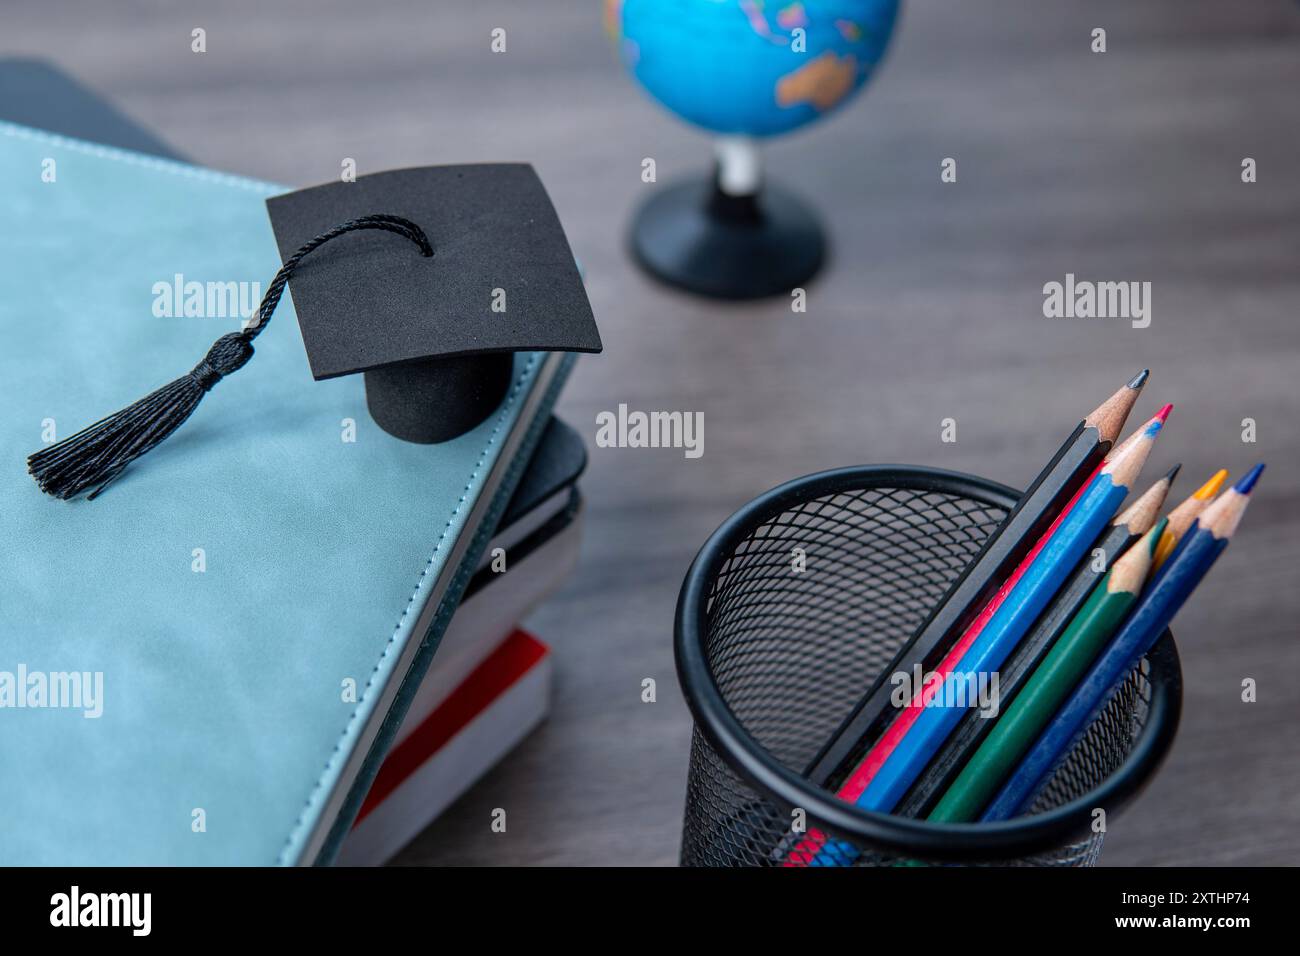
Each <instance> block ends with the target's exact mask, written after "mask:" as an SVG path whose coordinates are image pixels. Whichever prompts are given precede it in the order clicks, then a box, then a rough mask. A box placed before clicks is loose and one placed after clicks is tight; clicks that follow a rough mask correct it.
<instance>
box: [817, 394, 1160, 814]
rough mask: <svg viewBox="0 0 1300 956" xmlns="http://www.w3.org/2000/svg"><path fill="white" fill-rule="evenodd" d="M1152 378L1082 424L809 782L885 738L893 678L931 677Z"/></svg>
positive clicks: (835, 772) (837, 771) (842, 769)
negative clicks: (926, 674) (921, 673)
mask: <svg viewBox="0 0 1300 956" xmlns="http://www.w3.org/2000/svg"><path fill="white" fill-rule="evenodd" d="M1148 374H1149V372H1148V370H1147V369H1143V370H1142V371H1141V372H1139V373H1138V374H1137V375H1136V376H1134V378H1133V380H1132V381H1130V382H1129V383H1128V384H1127V385H1125V386H1123V387H1122V388H1120V389H1119V390H1118V391H1117V392H1115V394H1114V395H1112V396H1111V397H1110V398H1108V399H1106V401H1104V402H1102V403H1101V405H1099V406H1098V407H1097V408H1096V409H1094V410H1093V411H1092V412H1091V413H1090V414H1088V415H1087V416H1086V417H1085V418H1084V419H1083V421H1081V422H1079V424H1078V425H1077V426H1076V427H1075V429H1074V431H1073V432H1071V434H1070V436H1069V437H1068V438H1067V439H1066V440H1065V443H1064V444H1062V445H1061V447H1060V448H1059V449H1058V450H1057V452H1056V454H1055V455H1054V456H1053V457H1052V460H1051V461H1050V462H1049V463H1048V465H1047V467H1046V468H1044V469H1043V471H1042V472H1041V473H1040V474H1039V475H1038V477H1037V478H1036V479H1034V483H1033V484H1032V485H1031V486H1030V488H1029V490H1028V491H1027V492H1025V494H1024V495H1023V496H1021V498H1020V501H1019V502H1018V503H1017V504H1016V506H1015V508H1014V509H1013V510H1012V511H1011V514H1009V515H1008V516H1007V517H1006V519H1005V520H1004V521H1003V522H1002V524H1001V525H999V527H998V529H997V530H996V531H994V532H993V534H992V535H990V536H989V539H988V541H986V542H985V544H984V546H983V548H981V550H980V552H979V554H977V555H976V556H975V558H974V560H972V561H971V562H970V563H969V564H968V565H967V567H966V570H965V571H964V572H963V573H962V574H961V576H960V577H958V579H957V580H956V581H955V582H953V585H952V587H950V588H949V589H948V593H947V594H945V595H944V597H943V598H942V600H940V601H939V603H938V605H937V606H936V607H935V609H934V610H933V611H932V612H931V613H930V616H929V618H927V619H926V621H925V622H924V623H923V624H922V625H921V627H920V628H919V629H918V630H917V632H916V633H915V634H914V635H913V636H912V638H911V639H910V640H909V641H908V642H907V644H905V645H904V646H903V648H902V649H901V650H900V651H899V653H898V654H897V655H896V656H895V658H894V660H893V662H892V663H891V664H890V665H889V666H888V667H886V668H885V669H884V670H882V671H881V673H880V676H879V677H878V678H877V679H876V682H875V684H873V685H872V686H871V688H869V689H868V690H867V691H866V693H865V694H864V695H863V697H862V699H861V700H860V701H859V702H858V704H857V706H855V707H854V709H853V710H852V712H850V714H849V715H848V717H847V718H845V720H844V722H843V723H842V724H841V725H840V727H839V729H838V730H836V732H835V733H834V734H833V735H832V737H831V739H830V740H829V741H828V742H827V743H826V745H825V746H824V747H823V748H822V750H821V752H820V753H819V754H818V755H817V756H816V757H815V758H813V760H812V762H811V763H810V764H809V765H808V768H807V770H806V771H805V776H806V777H808V779H810V780H811V781H812V782H813V783H815V784H818V785H819V786H822V787H827V788H830V789H834V787H835V786H836V784H837V783H838V782H839V778H840V777H842V776H844V775H845V774H847V773H848V772H849V770H850V769H851V768H852V767H853V766H854V765H855V764H856V762H857V759H858V758H859V757H861V756H862V754H863V753H864V752H865V750H866V748H867V747H869V746H870V744H871V742H872V741H873V740H874V739H875V738H876V737H878V736H879V735H880V734H881V733H882V732H883V730H884V728H885V726H886V725H887V724H888V722H889V720H890V719H892V717H893V716H894V706H893V703H892V702H891V700H890V696H891V694H890V691H891V684H890V682H889V678H890V675H892V674H894V673H898V672H905V673H911V672H912V670H913V669H914V668H915V667H916V666H917V665H920V666H921V668H922V669H923V670H926V671H929V670H932V669H933V668H934V667H935V665H937V664H938V663H939V662H940V661H941V660H942V659H943V656H944V655H945V654H946V653H947V652H948V649H949V648H950V647H951V646H952V644H953V643H954V642H955V641H956V640H957V638H958V637H959V636H960V635H961V633H962V632H963V631H964V630H965V629H966V626H967V625H968V624H969V623H970V622H971V621H972V620H973V619H974V618H975V616H976V615H977V614H979V612H980V610H981V609H982V608H983V607H984V605H985V604H986V603H988V600H989V599H990V598H991V597H992V596H993V595H994V593H995V592H996V591H997V589H998V587H999V585H1001V583H1002V582H1003V581H1004V580H1005V579H1006V577H1007V575H1008V574H1010V573H1011V571H1012V570H1013V569H1014V568H1015V567H1016V566H1017V565H1018V564H1019V563H1020V561H1021V560H1022V559H1023V558H1024V557H1025V555H1026V554H1027V553H1028V552H1029V549H1030V548H1031V547H1033V544H1034V542H1035V541H1037V540H1038V538H1039V537H1040V536H1041V535H1042V534H1043V532H1044V531H1046V530H1047V528H1048V527H1049V526H1050V525H1051V523H1052V520H1053V519H1054V518H1055V517H1056V515H1057V514H1058V513H1059V512H1060V510H1061V509H1062V508H1063V507H1065V505H1066V504H1067V503H1068V502H1069V501H1070V499H1071V498H1072V497H1073V496H1074V493H1075V492H1076V491H1078V490H1079V489H1080V488H1081V487H1082V486H1083V484H1084V482H1086V481H1087V480H1088V479H1089V478H1090V477H1091V476H1092V473H1093V472H1094V471H1095V470H1096V468H1097V466H1098V465H1099V464H1100V463H1101V460H1102V459H1103V458H1104V457H1105V455H1106V453H1107V452H1108V451H1109V450H1110V447H1111V445H1112V444H1113V443H1114V441H1115V439H1116V438H1117V437H1118V436H1119V433H1120V430H1121V429H1122V428H1123V427H1124V422H1125V420H1126V419H1127V418H1128V414H1129V412H1130V411H1131V410H1132V408H1133V405H1134V404H1135V403H1136V402H1137V398H1138V394H1139V393H1140V392H1141V390H1142V386H1143V385H1145V384H1146V380H1147V375H1148Z"/></svg>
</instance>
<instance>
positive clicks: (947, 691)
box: [813, 405, 1172, 864]
mask: <svg viewBox="0 0 1300 956" xmlns="http://www.w3.org/2000/svg"><path fill="white" fill-rule="evenodd" d="M1171 409H1172V406H1170V405H1166V406H1165V407H1164V408H1162V409H1161V410H1160V411H1159V413H1157V414H1156V415H1155V416H1153V417H1152V418H1151V419H1150V420H1149V421H1147V422H1146V423H1145V424H1144V425H1143V426H1142V427H1141V428H1140V429H1138V430H1137V432H1135V433H1134V434H1133V435H1132V436H1131V437H1130V438H1129V439H1127V440H1126V441H1125V442H1124V443H1123V444H1121V445H1120V446H1119V447H1118V448H1115V449H1113V450H1112V451H1111V453H1110V454H1109V455H1107V456H1106V459H1105V462H1104V463H1103V465H1102V467H1101V469H1100V471H1099V472H1098V473H1097V475H1096V476H1095V477H1094V478H1093V479H1092V481H1091V482H1090V483H1089V484H1088V487H1087V488H1086V489H1085V491H1084V492H1083V494H1082V495H1081V496H1080V497H1079V500H1078V501H1077V502H1076V503H1075V504H1074V505H1073V507H1072V508H1071V509H1070V511H1069V512H1068V514H1066V515H1065V518H1064V520H1063V521H1061V523H1060V525H1059V526H1058V527H1057V529H1056V531H1055V532H1054V533H1053V534H1052V535H1051V537H1050V539H1049V540H1048V541H1047V543H1046V546H1045V547H1043V549H1042V550H1041V552H1040V553H1039V554H1038V556H1037V558H1035V560H1034V561H1033V563H1032V564H1031V565H1030V566H1029V568H1028V570H1026V571H1025V573H1024V575H1023V577H1021V578H1020V580H1019V581H1018V582H1017V584H1016V585H1015V587H1014V588H1012V589H1011V591H1010V593H1009V594H1008V595H1007V597H1006V599H1005V600H1004V601H1003V602H1002V604H1001V606H1000V607H999V608H998V610H997V611H996V613H994V614H993V616H992V617H990V618H989V619H988V623H987V624H986V625H985V626H984V628H983V629H982V630H981V632H980V633H979V635H978V636H977V637H975V639H974V641H973V643H971V645H970V649H969V650H968V651H967V652H966V653H965V654H964V655H963V656H962V658H961V662H960V664H959V665H958V667H957V669H955V670H954V671H952V672H950V673H949V674H947V675H946V676H945V677H944V678H943V679H942V681H941V682H936V683H937V684H938V686H939V690H938V691H937V692H936V694H935V695H934V696H937V695H938V694H939V693H942V694H943V695H944V696H943V702H949V703H942V702H941V703H940V704H939V705H935V704H934V703H931V704H929V705H927V706H922V707H915V706H913V707H911V708H909V709H912V710H917V711H919V713H918V714H917V715H916V716H915V717H914V719H913V723H912V726H911V728H910V729H909V730H908V731H907V732H906V733H905V734H904V735H903V736H902V739H901V740H899V741H898V743H897V745H896V746H895V747H894V749H893V751H892V752H891V753H890V754H889V756H888V757H887V758H886V759H885V761H884V763H883V764H882V765H881V766H880V769H879V770H877V771H876V773H875V775H874V776H873V777H872V778H871V781H870V782H869V783H868V784H867V786H866V789H865V790H863V792H862V795H861V796H859V797H858V799H857V801H856V803H857V805H858V806H860V807H862V808H864V809H868V810H876V811H880V812H885V813H888V812H890V811H892V810H893V809H894V808H895V806H896V805H897V803H898V801H899V800H900V799H901V798H902V796H903V794H904V793H905V792H906V790H907V788H908V787H910V786H911V785H912V783H913V782H914V781H915V780H916V778H917V777H918V776H919V775H920V774H921V772H922V771H923V770H924V769H925V765H926V764H927V763H928V762H929V760H930V759H931V758H932V757H933V756H934V753H935V751H936V750H937V749H938V748H939V746H940V745H941V744H942V743H943V741H944V739H945V738H946V737H947V736H948V734H949V733H951V731H952V729H953V728H954V727H955V726H956V724H957V722H958V721H959V720H960V719H961V716H962V714H963V713H964V712H965V706H964V705H961V706H958V705H955V704H953V703H951V702H954V701H965V699H966V689H967V688H974V687H977V686H979V682H981V681H986V680H987V678H988V674H989V672H990V671H993V670H996V669H997V668H998V667H999V666H1001V664H1002V661H1003V660H1005V659H1006V656H1007V655H1008V654H1009V653H1010V652H1011V650H1012V649H1013V648H1014V646H1015V644H1016V643H1017V642H1018V641H1019V640H1020V639H1021V638H1022V637H1023V636H1024V635H1025V633H1026V631H1028V629H1029V627H1030V626H1031V625H1032V624H1033V622H1034V620H1035V619H1036V618H1037V617H1038V615H1039V614H1040V613H1041V612H1042V610H1043V609H1044V608H1045V607H1046V606H1047V603H1048V602H1049V601H1050V600H1051V599H1052V596H1053V595H1054V594H1055V593H1056V592H1057V590H1059V588H1060V586H1061V584H1062V583H1063V582H1064V580H1065V578H1066V577H1067V576H1068V575H1069V573H1070V571H1071V570H1072V569H1073V568H1074V566H1075V564H1076V563H1077V562H1078V560H1079V559H1080V558H1082V557H1083V555H1084V553H1085V552H1086V551H1087V549H1088V546H1089V545H1090V544H1092V542H1093V541H1094V540H1095V539H1096V537H1097V535H1098V534H1099V533H1100V532H1101V529H1102V528H1103V527H1105V525H1106V524H1107V523H1108V522H1109V521H1110V520H1111V518H1112V517H1113V516H1114V514H1115V512H1116V510H1117V509H1118V508H1119V506H1120V504H1121V502H1123V500H1124V498H1125V496H1126V495H1127V494H1128V489H1129V487H1130V486H1131V485H1132V483H1133V481H1134V480H1135V479H1136V478H1137V475H1138V472H1139V471H1140V470H1141V468H1142V465H1143V464H1144V463H1145V462H1146V459H1147V456H1148V455H1149V454H1150V452H1151V447H1152V445H1153V443H1154V442H1155V439H1156V437H1157V436H1158V435H1159V433H1160V430H1161V428H1162V427H1163V425H1164V422H1165V419H1166V418H1167V417H1168V415H1169V412H1170V410H1171ZM963 685H964V686H963ZM828 850H829V851H830V852H829V853H827V851H828ZM853 852H854V851H853V849H852V847H851V846H849V845H847V844H842V845H838V846H835V847H832V842H831V841H827V843H826V845H825V846H823V848H822V853H827V857H828V859H829V860H830V861H831V862H832V863H839V862H842V861H843V858H844V857H845V856H846V855H849V854H852V853H853ZM819 856H820V854H819ZM850 858H851V857H850ZM823 862H824V861H823ZM813 863H814V864H816V863H818V857H814V860H813Z"/></svg>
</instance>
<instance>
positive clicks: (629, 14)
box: [605, 0, 898, 137]
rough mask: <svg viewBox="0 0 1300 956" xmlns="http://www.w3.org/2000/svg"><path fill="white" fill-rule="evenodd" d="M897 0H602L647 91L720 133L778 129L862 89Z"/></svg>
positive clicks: (876, 59) (887, 33) (624, 57)
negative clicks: (604, 0)
mask: <svg viewBox="0 0 1300 956" xmlns="http://www.w3.org/2000/svg"><path fill="white" fill-rule="evenodd" d="M897 13H898V0H606V4H605V25H606V28H607V30H608V31H609V33H610V34H611V36H613V38H614V40H615V42H616V43H617V44H618V49H619V55H620V57H621V58H622V60H623V63H624V65H625V66H626V67H627V69H628V70H629V71H630V72H631V73H632V75H633V76H634V77H636V79H637V81H638V82H639V83H640V84H641V85H642V86H643V87H644V88H645V89H646V91H647V92H649V94H650V95H651V96H653V97H654V98H655V99H656V100H658V101H659V102H660V103H661V104H663V105H664V106H665V107H667V108H668V109H669V110H671V111H672V112H674V113H676V114H677V115H678V116H680V117H681V118H682V119H684V120H687V121H688V122H691V123H694V124H695V125H696V126H701V127H703V128H704V129H706V130H710V131H712V132H714V133H726V134H742V135H747V136H755V137H760V136H776V135H779V134H781V133H786V132H789V131H790V130H793V129H796V128H797V127H800V126H803V125H804V124H805V123H811V122H812V121H814V120H816V119H820V118H821V117H823V116H825V115H826V114H827V113H829V112H831V111H832V110H834V109H836V108H837V107H839V106H842V105H843V104H844V103H846V102H847V101H848V100H849V99H850V98H851V97H852V96H853V94H854V93H855V92H857V90H859V89H861V87H862V85H863V83H865V82H866V80H867V77H868V76H870V75H871V71H872V70H873V69H874V68H875V66H876V64H877V63H878V62H879V61H880V58H881V56H882V55H883V54H884V52H885V47H886V46H887V45H888V43H889V37H890V34H891V33H892V32H893V29H894V20H895V18H896V16H897Z"/></svg>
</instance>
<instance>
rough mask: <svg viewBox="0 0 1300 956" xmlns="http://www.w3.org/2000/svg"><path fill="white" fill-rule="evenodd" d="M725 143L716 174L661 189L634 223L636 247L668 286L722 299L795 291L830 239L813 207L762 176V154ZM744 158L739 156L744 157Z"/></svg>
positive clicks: (817, 263) (640, 257)
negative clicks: (758, 171) (765, 183)
mask: <svg viewBox="0 0 1300 956" xmlns="http://www.w3.org/2000/svg"><path fill="white" fill-rule="evenodd" d="M730 146H731V149H729V148H728V145H727V144H720V148H719V156H718V159H719V162H718V166H717V168H716V170H715V172H714V176H713V177H712V178H711V179H699V180H691V181H687V182H682V183H677V184H674V185H672V186H668V187H667V188H665V189H664V190H662V191H660V192H657V193H656V194H655V195H654V196H652V197H651V198H650V199H649V200H648V201H647V202H645V203H644V204H643V205H642V206H641V208H640V209H639V210H638V211H637V214H636V217H635V219H634V220H633V222H632V234H631V242H632V251H633V253H634V254H635V256H636V258H637V261H638V262H640V263H641V265H642V267H644V268H645V270H646V271H647V272H649V273H650V274H651V275H653V276H655V277H656V278H658V279H660V280H661V281H663V282H666V283H667V284H669V285H672V286H677V287H678V288H682V289H686V290H688V291H690V292H695V293H697V294H699V295H706V296H712V297H714V298H719V299H758V298H763V297H765V296H770V295H779V294H781V293H783V292H789V291H790V290H791V289H793V288H795V287H796V286H802V285H804V284H805V283H807V282H808V280H809V279H811V278H812V277H813V276H814V275H815V274H816V273H817V270H818V269H820V268H821V265H822V261H823V259H824V258H825V254H826V240H825V238H824V233H823V232H822V228H821V225H820V223H818V221H817V218H816V216H815V215H814V214H813V212H812V210H811V209H809V208H808V206H806V205H805V204H804V203H803V202H802V201H801V200H800V199H798V198H797V197H795V196H794V195H792V194H791V193H789V192H787V191H786V190H784V189H781V188H780V187H778V186H772V185H770V184H767V185H764V184H762V183H761V182H760V181H759V177H758V175H757V168H758V167H757V152H756V151H752V152H750V153H748V155H746V153H745V148H742V149H741V150H740V151H739V153H737V152H736V151H735V150H734V146H735V144H730ZM738 155H739V156H740V157H742V158H741V159H740V160H737V159H736V157H737V156H738Z"/></svg>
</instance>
